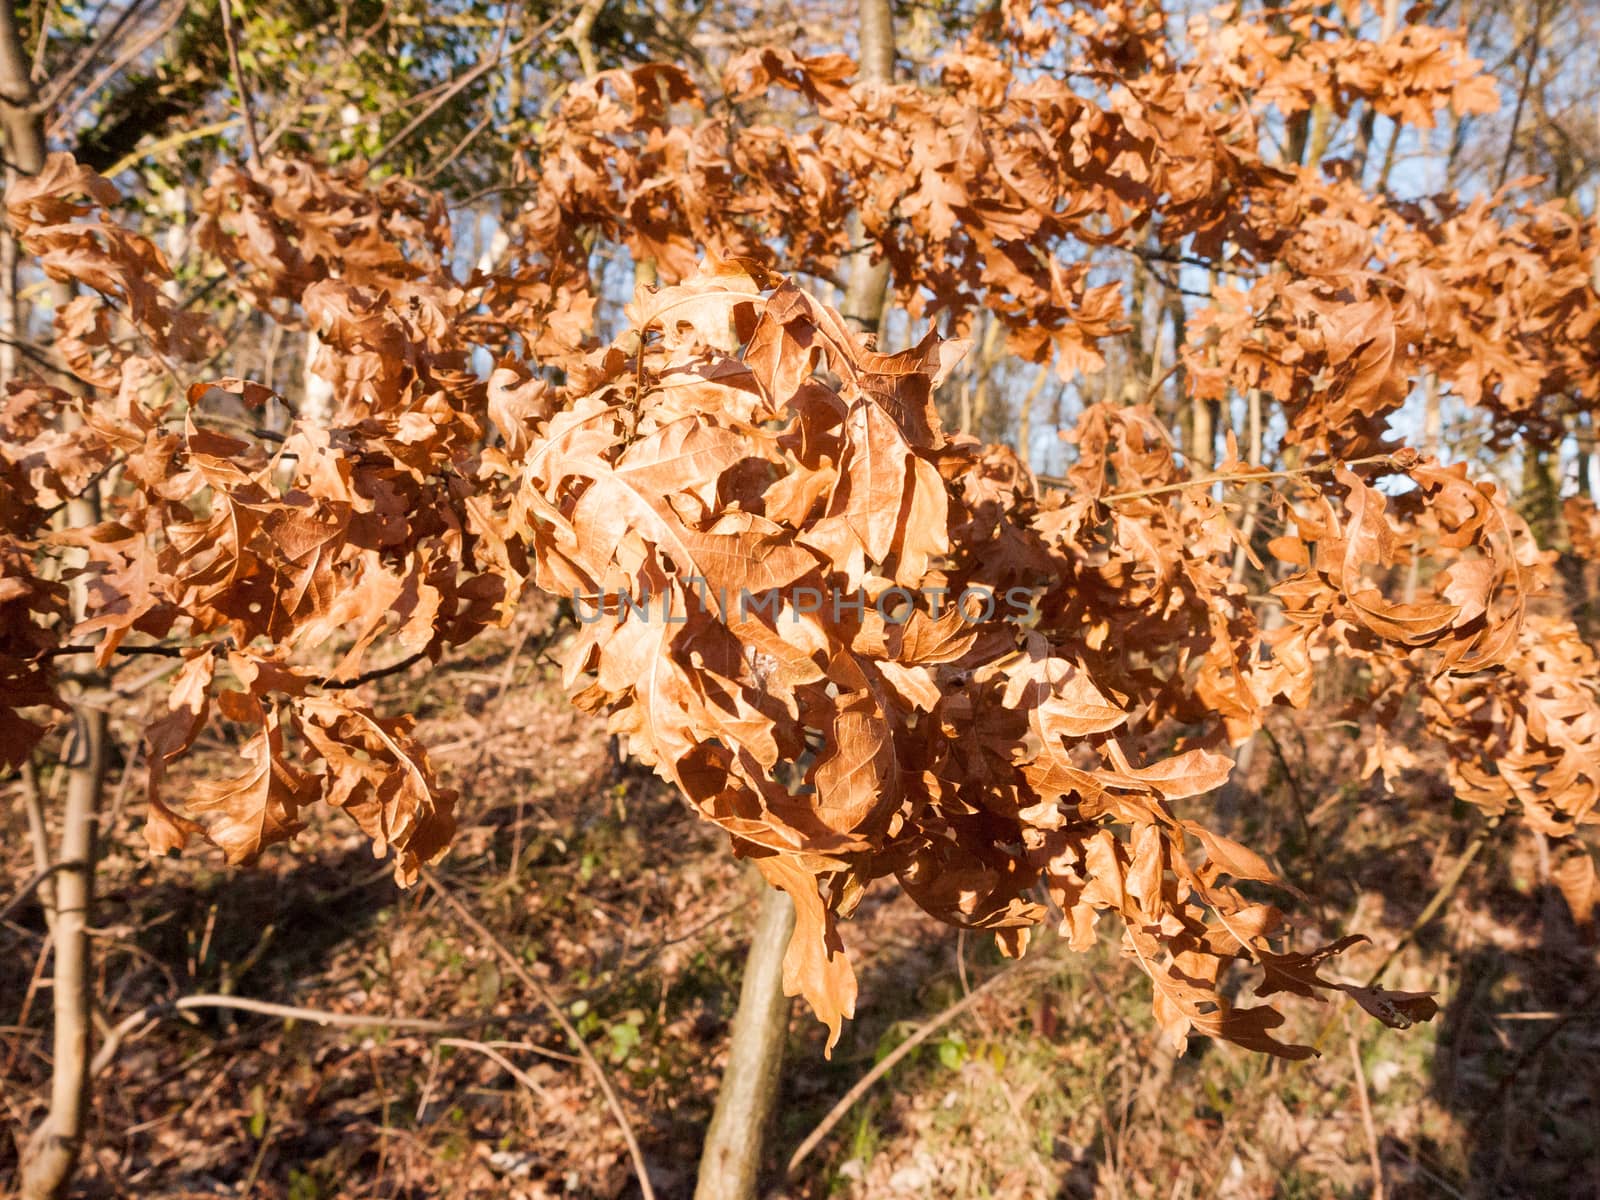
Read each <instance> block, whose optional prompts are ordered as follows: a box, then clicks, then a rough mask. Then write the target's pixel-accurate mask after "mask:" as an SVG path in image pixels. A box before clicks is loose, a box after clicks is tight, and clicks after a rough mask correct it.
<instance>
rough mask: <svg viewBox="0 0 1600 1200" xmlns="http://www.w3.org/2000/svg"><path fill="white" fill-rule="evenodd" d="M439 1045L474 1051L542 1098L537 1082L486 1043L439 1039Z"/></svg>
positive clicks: (465, 1039)
mask: <svg viewBox="0 0 1600 1200" xmlns="http://www.w3.org/2000/svg"><path fill="white" fill-rule="evenodd" d="M439 1045H441V1046H457V1047H459V1048H461V1049H462V1050H474V1051H476V1052H477V1053H479V1054H481V1055H483V1056H484V1057H485V1058H487V1059H488V1060H489V1061H490V1062H493V1063H495V1064H497V1065H498V1066H499V1067H500V1068H501V1069H502V1070H504V1071H505V1072H506V1073H507V1074H508V1075H510V1076H511V1078H513V1079H515V1080H516V1081H517V1082H518V1083H520V1084H521V1085H522V1086H523V1087H525V1088H527V1089H528V1090H529V1091H530V1092H532V1093H533V1094H534V1095H535V1096H539V1097H541V1098H543V1096H544V1094H545V1091H544V1089H543V1088H542V1087H540V1086H539V1082H538V1080H536V1079H534V1077H533V1076H532V1075H529V1074H528V1073H527V1072H526V1071H524V1070H523V1069H522V1068H521V1067H519V1066H517V1064H516V1063H514V1062H512V1061H511V1060H510V1059H509V1058H507V1057H506V1056H505V1055H504V1054H501V1053H500V1051H498V1050H496V1049H495V1048H494V1047H493V1046H491V1045H490V1044H489V1043H488V1042H475V1041H473V1040H472V1039H471V1038H440V1039H439Z"/></svg>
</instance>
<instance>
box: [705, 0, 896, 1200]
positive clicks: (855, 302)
mask: <svg viewBox="0 0 1600 1200" xmlns="http://www.w3.org/2000/svg"><path fill="white" fill-rule="evenodd" d="M860 4H861V7H860V9H859V13H860V20H861V28H860V41H861V75H862V78H863V79H864V80H865V81H867V82H869V83H878V84H888V83H892V82H893V81H894V56H895V45H894V19H893V12H892V10H891V8H890V3H889V0H860ZM861 228H862V227H861V221H860V218H859V217H858V216H856V215H854V214H852V215H851V218H850V229H851V233H850V240H851V245H857V244H859V243H860V241H861V240H862V233H861ZM888 282H889V264H888V262H887V261H886V260H884V259H882V258H880V259H879V260H878V261H877V262H873V261H872V253H871V250H870V249H868V250H862V251H861V252H860V253H858V254H856V255H854V256H853V257H852V259H851V263H850V278H849V282H848V287H847V289H846V291H845V301H844V312H843V315H844V317H845V319H846V320H848V321H850V322H851V323H852V324H853V325H854V326H855V327H856V328H857V329H858V330H860V331H862V332H864V333H870V334H874V335H875V334H876V333H877V332H878V330H879V327H880V325H881V324H882V321H883V309H884V300H885V297H886V295H887V292H888ZM794 919H795V918H794V902H793V901H792V900H790V899H789V896H788V894H787V893H786V892H783V891H780V890H779V889H777V888H769V889H768V890H767V892H766V896H765V899H764V900H763V901H762V904H761V917H760V920H759V921H758V922H757V924H756V932H755V936H754V938H752V939H751V942H750V954H749V957H748V958H747V959H746V960H745V967H744V982H743V984H742V985H741V987H740V989H739V1008H738V1011H737V1012H736V1013H735V1014H734V1017H733V1033H732V1040H731V1042H730V1044H729V1047H728V1065H727V1066H726V1067H725V1068H724V1069H723V1073H722V1085H721V1087H720V1088H719V1089H718V1090H717V1106H716V1109H715V1111H714V1112H713V1113H712V1115H711V1125H710V1127H709V1128H708V1129H707V1130H706V1140H705V1147H704V1149H703V1151H702V1152H701V1155H700V1178H699V1181H698V1183H697V1184H696V1185H695V1192H694V1195H695V1200H755V1195H756V1179H757V1176H758V1175H759V1174H760V1170H761V1149H762V1145H763V1144H764V1142H765V1137H764V1134H765V1132H766V1124H767V1119H768V1117H769V1116H770V1115H771V1113H772V1106H773V1103H774V1101H775V1100H776V1099H777V1095H778V1082H779V1071H780V1070H781V1069H782V1066H783V1048H784V1042H785V1041H787V1040H788V1032H789V999H788V997H787V996H785V995H784V994H783V956H784V954H785V953H786V952H787V950H788V947H789V937H790V935H791V933H792V932H793V931H794Z"/></svg>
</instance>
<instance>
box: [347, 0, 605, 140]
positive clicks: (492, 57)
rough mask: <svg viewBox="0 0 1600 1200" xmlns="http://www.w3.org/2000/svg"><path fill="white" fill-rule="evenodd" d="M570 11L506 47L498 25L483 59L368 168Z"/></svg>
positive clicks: (561, 12)
mask: <svg viewBox="0 0 1600 1200" xmlns="http://www.w3.org/2000/svg"><path fill="white" fill-rule="evenodd" d="M572 7H573V6H572V4H571V3H567V4H563V5H562V6H561V7H560V8H559V9H557V10H556V11H555V12H554V13H552V14H551V15H550V17H549V18H548V19H546V20H545V21H544V22H543V23H542V24H541V25H540V26H539V27H538V28H537V29H535V30H534V31H533V32H532V33H530V34H528V36H527V37H524V38H521V39H519V40H518V41H516V42H514V43H512V44H511V45H510V46H507V45H505V44H504V43H505V32H506V29H507V25H506V24H504V23H502V25H501V31H500V36H499V37H497V38H496V40H495V45H494V46H493V47H492V48H491V49H490V50H489V51H488V52H487V53H486V54H485V55H484V56H483V58H482V59H480V60H479V61H478V62H476V63H474V64H473V65H472V66H471V67H469V68H468V69H467V70H465V71H463V72H462V73H461V75H460V76H459V77H458V78H456V79H455V80H454V81H453V82H452V83H451V84H450V85H449V86H448V87H446V88H445V89H443V90H442V91H441V92H440V93H439V94H438V95H437V96H435V97H434V99H433V102H432V103H430V104H429V105H428V106H427V107H426V108H424V109H423V110H422V111H421V112H419V113H418V114H417V115H416V116H414V117H412V118H411V120H409V121H407V122H406V124H405V126H404V127H403V128H402V129H401V130H400V132H399V133H397V134H395V135H394V136H393V137H392V138H390V139H389V140H388V141H387V142H385V143H384V144H383V145H382V146H380V147H379V148H378V151H377V153H376V154H374V155H373V156H372V161H371V164H370V165H371V166H374V167H376V166H377V165H378V164H379V163H381V162H383V160H384V159H386V158H388V157H389V155H391V154H393V153H394V151H395V150H396V149H397V148H398V147H399V146H400V145H401V144H402V143H403V142H405V140H406V139H407V138H409V137H410V136H411V135H412V134H413V133H415V132H416V131H417V129H418V128H419V127H420V126H421V125H422V124H423V122H425V121H426V120H427V119H428V118H429V117H431V116H433V114H434V113H436V112H438V111H439V110H440V109H441V108H443V107H444V106H445V105H446V104H448V103H450V101H451V100H453V99H454V98H455V97H456V96H457V95H459V94H460V93H461V92H462V91H464V90H466V89H467V88H469V87H471V86H472V84H473V83H475V82H476V81H477V80H479V79H481V78H482V77H483V76H484V75H486V74H488V73H489V72H490V71H492V70H493V69H494V68H495V67H496V66H497V65H498V64H499V63H500V62H502V61H503V60H504V59H507V58H514V57H516V56H517V55H519V54H523V53H525V52H526V51H528V50H530V49H532V48H533V47H534V46H535V45H537V44H538V42H539V40H540V39H541V38H542V37H544V35H545V34H547V33H548V32H550V30H551V29H552V28H553V27H554V26H555V24H556V23H557V22H558V21H560V20H561V19H562V18H563V17H565V16H566V15H567V13H568V12H570V11H571V10H572ZM515 11H516V9H515V7H514V6H513V7H510V8H508V9H507V10H506V16H507V20H508V21H509V19H510V16H511V14H512V13H513V12H515Z"/></svg>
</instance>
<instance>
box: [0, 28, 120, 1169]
mask: <svg viewBox="0 0 1600 1200" xmlns="http://www.w3.org/2000/svg"><path fill="white" fill-rule="evenodd" d="M37 99H38V97H37V93H36V91H35V89H34V86H33V77H32V74H31V68H30V65H29V58H28V54H27V51H26V50H25V49H24V47H23V45H22V38H21V35H20V33H19V32H18V29H17V22H16V6H15V5H12V4H0V129H3V132H4V135H5V149H6V162H7V164H8V168H7V169H8V172H9V171H10V170H13V169H14V170H16V171H20V172H22V173H24V174H27V175H36V174H38V173H39V172H40V171H41V170H43V169H44V162H45V149H46V147H45V138H44V122H43V120H42V117H41V113H40V111H39V109H38V107H37ZM5 236H6V237H9V236H10V234H9V232H7V233H6V234H5ZM3 257H4V259H5V268H6V278H5V280H4V283H5V285H6V287H7V289H8V291H10V289H11V288H13V287H14V286H15V280H16V276H15V272H16V269H17V265H18V264H17V253H16V248H15V246H14V245H13V246H12V248H11V249H10V250H9V251H8V252H7V254H6V255H5V256H3ZM52 294H53V296H54V300H55V304H56V307H57V311H59V310H60V309H61V308H62V307H63V306H64V305H66V304H67V303H68V302H69V301H71V299H72V289H71V287H70V286H68V285H66V284H58V285H56V286H55V287H54V288H53V289H52ZM4 316H5V318H6V321H7V325H8V327H7V328H6V330H5V333H4V336H5V337H7V338H14V339H15V340H16V341H17V342H19V343H21V342H23V341H25V340H26V338H25V334H26V330H24V329H22V328H21V320H20V316H21V314H20V313H19V311H18V307H17V305H16V299H15V292H14V291H12V292H10V295H9V296H8V303H7V306H6V311H5V314H4ZM18 361H19V360H18V358H17V352H16V351H13V352H12V354H11V355H10V357H9V358H8V359H7V362H8V365H9V368H10V369H15V367H16V365H17V363H18ZM7 374H8V376H9V374H10V370H8V372H7ZM97 486H98V485H96V484H91V485H90V487H89V490H88V492H87V493H85V494H84V495H83V496H80V497H78V498H77V499H75V500H73V501H71V502H70V503H69V504H68V505H67V508H66V520H67V524H68V525H69V526H70V527H71V528H74V529H84V528H87V527H89V526H90V525H93V524H96V523H97V522H98V521H99V519H100V505H99V496H98V493H97V491H96V488H97ZM86 603H87V594H86V589H85V586H84V582H83V580H82V579H79V580H77V581H76V582H75V583H74V584H73V589H72V615H73V618H74V622H75V623H76V622H77V621H80V620H82V619H83V616H84V611H85V607H86ZM66 667H67V670H69V671H71V672H72V673H73V674H75V675H79V676H80V677H82V679H83V682H82V683H81V684H80V686H81V687H82V688H84V689H85V690H87V691H95V690H98V688H99V685H100V684H101V683H102V682H103V680H102V679H101V678H100V677H99V675H98V673H97V672H96V670H95V665H94V656H93V655H77V656H75V657H74V658H73V659H71V660H70V661H69V662H68V663H67V664H66ZM105 739H106V714H105V709H104V708H103V707H102V706H101V705H100V703H99V702H98V701H96V700H94V699H92V698H89V697H86V696H84V695H81V694H80V696H79V698H78V699H77V701H76V702H75V703H74V704H73V708H72V732H71V734H70V736H69V737H68V740H67V746H66V754H65V756H64V763H63V767H64V769H65V770H66V771H67V799H66V807H65V809H64V810H63V812H62V823H61V842H60V845H59V847H58V852H57V854H56V858H55V865H56V866H57V867H58V869H59V874H58V878H57V879H55V880H54V889H55V895H54V899H55V915H54V921H53V925H54V928H53V930H52V933H51V942H52V943H53V948H52V953H53V955H54V969H53V972H52V980H51V991H52V996H53V1001H54V1012H55V1028H54V1042H53V1047H52V1054H53V1062H52V1065H51V1076H50V1111H49V1113H48V1114H46V1116H45V1119H44V1121H43V1122H42V1123H41V1124H40V1125H39V1127H38V1128H37V1129H35V1130H34V1131H33V1134H32V1136H31V1137H30V1138H29V1139H28V1144H27V1147H26V1149H25V1150H24V1152H23V1159H22V1164H21V1173H22V1191H21V1195H22V1197H23V1200H54V1198H55V1197H58V1196H60V1195H62V1194H63V1193H64V1192H65V1190H66V1187H67V1184H68V1183H69V1182H70V1181H71V1178H72V1171H73V1168H74V1166H76V1164H77V1161H78V1154H79V1152H80V1151H81V1149H82V1147H83V1133H84V1124H85V1116H86V1114H87V1110H88V1086H89V1061H90V1058H91V1054H92V1051H93V1045H92V1040H91V1029H92V1023H91V1021H90V1015H91V1013H90V1009H91V1005H92V1003H93V1001H92V997H93V986H94V984H93V979H92V964H91V959H90V948H89V924H90V916H91V910H92V908H93V905H94V868H95V832H96V829H95V823H96V821H97V820H98V816H99V809H100V792H101V785H102V781H103V778H104V773H105Z"/></svg>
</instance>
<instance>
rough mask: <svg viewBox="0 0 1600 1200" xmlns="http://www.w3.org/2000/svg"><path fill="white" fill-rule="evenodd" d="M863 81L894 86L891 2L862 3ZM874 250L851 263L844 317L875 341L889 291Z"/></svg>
mask: <svg viewBox="0 0 1600 1200" xmlns="http://www.w3.org/2000/svg"><path fill="white" fill-rule="evenodd" d="M860 19H861V30H860V40H861V80H862V82H864V83H868V84H877V85H879V86H887V85H888V84H891V83H893V82H894V56H895V42H894V15H893V12H892V10H891V8H890V4H889V0H861V7H860ZM846 228H847V230H848V234H847V236H848V237H849V238H850V244H851V245H852V246H860V245H861V244H862V242H863V241H865V239H866V229H865V227H864V226H863V224H862V222H861V217H860V215H859V214H858V213H851V214H850V219H849V222H848V223H847V225H846ZM874 249H875V247H872V246H867V247H864V248H863V249H861V250H858V251H857V252H856V253H855V254H853V255H852V256H851V259H850V280H849V284H848V285H847V286H846V288H845V294H844V307H843V309H842V314H843V316H844V318H845V320H847V321H849V322H850V323H851V324H852V325H853V326H855V328H856V329H857V330H858V331H860V332H862V333H866V334H871V335H873V336H874V337H875V336H877V335H878V334H879V333H880V332H881V326H882V324H883V309H884V302H885V300H886V299H887V297H888V291H889V260H888V259H886V258H884V257H882V256H881V255H880V256H878V257H877V259H876V261H874V257H873V250H874Z"/></svg>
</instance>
